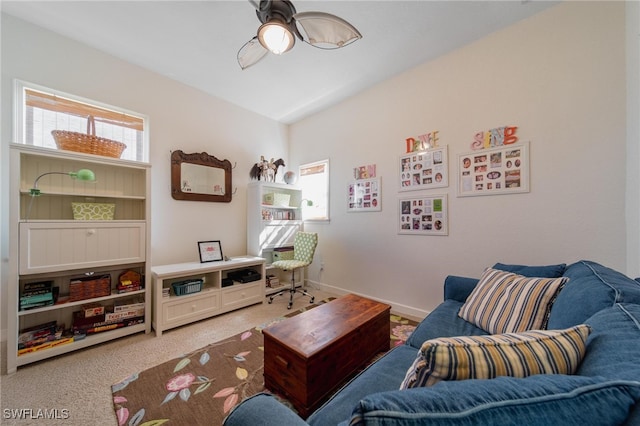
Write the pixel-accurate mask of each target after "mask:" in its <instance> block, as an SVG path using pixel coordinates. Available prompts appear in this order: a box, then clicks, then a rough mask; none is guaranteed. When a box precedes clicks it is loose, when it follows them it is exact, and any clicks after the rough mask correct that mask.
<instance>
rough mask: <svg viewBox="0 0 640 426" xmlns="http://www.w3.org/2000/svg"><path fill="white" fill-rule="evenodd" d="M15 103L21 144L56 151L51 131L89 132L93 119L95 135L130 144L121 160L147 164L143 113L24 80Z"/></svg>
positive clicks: (17, 133)
mask: <svg viewBox="0 0 640 426" xmlns="http://www.w3.org/2000/svg"><path fill="white" fill-rule="evenodd" d="M16 102H17V108H16V110H17V111H16V118H17V119H16V126H15V133H16V135H15V136H16V137H15V141H16V142H18V143H24V144H26V145H34V146H41V147H46V148H54V149H56V148H57V147H56V143H55V141H54V139H53V136H52V135H51V131H52V130H68V131H71V132H80V133H87V132H88V131H89V130H88V122H89V119H90V118H93V121H94V122H95V135H96V136H99V137H102V138H107V139H111V140H114V141H118V142H122V143H124V144H125V145H127V148H126V149H125V150H124V152H123V153H122V156H121V157H120V158H122V159H125V160H134V161H145V162H146V161H148V157H149V153H148V138H147V133H148V132H147V131H146V122H147V119H146V117H144V116H142V115H140V114H136V113H132V112H130V111H126V110H124V109H122V108H117V107H112V106H108V105H104V104H100V103H99V102H94V101H90V100H87V99H82V98H80V97H77V96H73V95H69V94H65V93H62V92H59V91H56V90H52V89H47V88H44V87H39V86H36V85H32V84H29V83H25V82H21V81H17V82H16Z"/></svg>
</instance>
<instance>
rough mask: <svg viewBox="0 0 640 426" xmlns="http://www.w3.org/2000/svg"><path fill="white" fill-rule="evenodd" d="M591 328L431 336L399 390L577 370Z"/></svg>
mask: <svg viewBox="0 0 640 426" xmlns="http://www.w3.org/2000/svg"><path fill="white" fill-rule="evenodd" d="M590 332H591V328H590V327H589V326H588V325H585V324H582V325H577V326H575V327H571V328H567V329H565V330H532V331H527V332H524V333H507V334H495V335H491V336H461V337H443V338H439V339H432V340H427V341H426V342H424V343H423V344H422V347H421V348H420V351H419V352H418V357H417V358H416V360H415V361H414V362H413V364H412V365H411V367H410V368H409V370H408V371H407V374H406V375H405V378H404V380H403V381H402V384H401V385H400V389H407V388H415V387H421V386H431V385H434V384H435V383H437V382H439V381H441V380H466V379H493V378H496V377H499V376H509V377H528V376H531V375H534V374H574V373H575V371H576V370H577V369H578V366H579V365H580V362H581V361H582V358H583V357H584V354H585V348H586V343H585V342H586V340H587V337H589V333H590Z"/></svg>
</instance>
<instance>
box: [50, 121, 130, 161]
mask: <svg viewBox="0 0 640 426" xmlns="http://www.w3.org/2000/svg"><path fill="white" fill-rule="evenodd" d="M51 134H52V135H53V139H54V140H55V141H56V145H57V147H58V149H64V150H67V151H76V152H84V153H85V154H94V155H102V156H105V157H113V158H120V156H121V155H122V151H124V150H125V148H126V147H127V145H125V144H123V143H122V142H117V141H113V140H111V139H106V138H101V137H98V136H96V123H95V120H94V118H93V116H89V117H88V119H87V133H86V134H85V133H79V132H69V131H66V130H52V131H51Z"/></svg>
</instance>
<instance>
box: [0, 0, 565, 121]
mask: <svg viewBox="0 0 640 426" xmlns="http://www.w3.org/2000/svg"><path fill="white" fill-rule="evenodd" d="M293 3H294V5H295V6H296V9H297V11H298V12H306V11H312V10H314V11H322V12H327V13H332V14H334V15H338V16H340V17H341V18H343V19H346V20H347V21H349V22H350V23H351V24H353V25H354V26H355V27H356V28H358V30H359V31H360V32H361V33H362V35H363V38H362V39H361V40H358V41H356V42H355V43H352V44H351V45H349V46H347V47H345V48H343V49H337V50H321V49H317V48H314V47H312V46H310V45H308V44H306V43H303V42H301V41H299V40H298V42H297V43H296V45H295V46H294V48H293V49H292V50H291V51H290V52H288V53H286V54H284V55H282V56H275V55H272V54H268V55H267V57H266V58H265V59H263V60H262V61H261V62H259V63H257V64H256V65H254V66H253V67H250V68H248V69H245V70H244V71H243V70H241V69H240V67H239V66H238V63H237V61H236V54H237V52H238V50H239V49H240V47H241V46H242V45H243V44H244V43H245V42H247V41H248V40H249V39H251V38H252V37H253V36H254V35H255V33H256V31H257V29H258V26H259V24H260V23H259V21H258V18H257V17H256V14H255V9H254V8H253V6H252V5H251V3H249V1H247V0H229V1H5V0H3V1H2V3H0V7H1V8H2V12H3V13H7V14H10V15H13V16H16V17H18V18H21V19H23V20H26V21H29V22H31V23H33V24H36V25H39V26H41V27H44V28H47V29H49V30H52V31H54V32H57V33H60V34H62V35H65V36H67V37H69V38H72V39H75V40H79V41H82V42H83V43H86V44H88V45H90V46H92V47H95V48H97V49H100V50H102V51H105V52H107V53H110V54H112V55H114V56H116V57H119V58H121V59H124V60H126V61H128V62H131V63H134V64H137V65H139V66H141V67H144V68H146V69H149V70H152V71H155V72H157V73H159V74H162V75H165V76H167V77H170V78H172V79H174V80H177V81H180V82H182V83H185V84H187V85H189V86H193V87H196V88H198V89H200V90H202V91H204V92H207V93H210V94H212V95H214V96H217V97H219V98H221V99H224V100H226V101H229V102H231V103H233V104H236V105H239V106H241V107H243V108H246V109H248V110H251V111H254V112H256V113H259V114H261V115H264V116H267V117H269V118H272V119H274V120H277V121H280V122H283V123H293V122H295V121H297V120H299V119H301V118H304V117H305V116H307V115H309V114H312V113H314V112H317V111H320V110H322V109H324V108H327V107H328V106H331V105H333V104H335V103H337V102H339V101H341V100H343V99H345V98H347V97H349V96H352V95H354V94H356V93H358V92H360V91H362V90H364V89H366V88H368V87H370V86H372V85H374V84H376V83H378V82H380V81H383V80H385V79H388V78H390V77H391V76H394V75H396V74H399V73H401V72H403V71H405V70H407V69H409V68H412V67H414V66H416V65H418V64H421V63H424V62H426V61H429V60H431V59H434V58H436V57H438V56H440V55H442V54H445V53H447V52H449V51H451V50H453V49H456V48H458V47H461V46H463V45H465V44H468V43H470V42H472V41H473V40H476V39H478V38H481V37H483V36H485V35H487V34H489V33H491V32H494V31H496V30H499V29H501V28H504V27H506V26H508V25H510V24H512V23H513V22H516V21H518V20H521V19H523V18H526V17H528V16H530V15H532V14H534V13H537V12H539V11H541V10H543V9H545V8H547V7H549V6H551V5H553V4H555V3H556V2H551V1H535V0H533V1H531V0H511V1H480V0H475V1H451V0H449V1H426V0H411V1H404V0H393V1H391V0H387V1H368V0H351V1H328V0H325V1H311V0H293Z"/></svg>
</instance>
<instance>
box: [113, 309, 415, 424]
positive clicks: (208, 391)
mask: <svg viewBox="0 0 640 426" xmlns="http://www.w3.org/2000/svg"><path fill="white" fill-rule="evenodd" d="M333 299H334V298H329V299H325V300H322V301H320V302H317V303H316V304H314V305H310V306H308V307H306V308H303V309H300V310H298V311H294V312H291V313H289V314H287V315H286V316H284V317H280V318H275V319H274V320H272V321H269V322H268V323H265V324H261V325H259V326H257V327H255V328H252V329H250V330H247V331H245V332H243V333H239V334H237V335H235V336H232V337H230V338H228V339H224V340H221V341H219V342H216V343H212V344H210V345H207V346H205V347H203V348H201V349H198V350H195V351H193V352H191V353H189V354H186V355H184V356H182V357H180V358H176V359H174V360H171V361H168V362H165V363H163V364H160V365H158V366H155V367H152V368H150V369H147V370H144V371H142V372H140V373H135V374H133V375H131V376H129V377H127V378H126V379H124V380H123V381H121V382H120V383H117V384H115V385H113V386H112V387H111V391H112V394H113V406H114V410H115V413H116V417H117V419H118V424H119V425H121V426H122V425H129V426H157V425H162V424H164V423H167V422H170V424H175V425H204V424H207V425H221V424H222V422H223V420H224V418H225V417H226V415H227V414H228V413H229V411H230V410H231V409H232V408H233V407H234V406H235V405H236V404H238V403H239V402H240V401H242V400H243V399H245V398H247V397H249V396H251V395H254V394H256V393H258V392H262V391H264V390H265V389H264V377H263V371H262V370H263V367H264V356H263V351H264V348H263V346H262V345H263V342H264V339H263V335H262V329H264V328H266V327H267V326H269V325H271V324H274V323H276V322H278V321H282V320H284V319H286V318H287V317H291V316H294V315H298V314H300V313H301V312H303V311H306V310H309V309H313V308H314V307H316V306H319V305H320V304H322V303H326V302H328V301H331V300H333ZM390 321H391V336H390V346H389V347H390V348H392V347H394V346H397V345H399V344H402V343H404V341H405V340H406V339H407V338H408V337H409V336H410V335H411V332H412V331H413V330H414V329H415V325H416V323H415V322H414V321H411V320H408V319H406V318H402V317H400V316H397V315H393V314H392V315H391V317H390ZM283 402H285V403H286V401H283Z"/></svg>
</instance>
